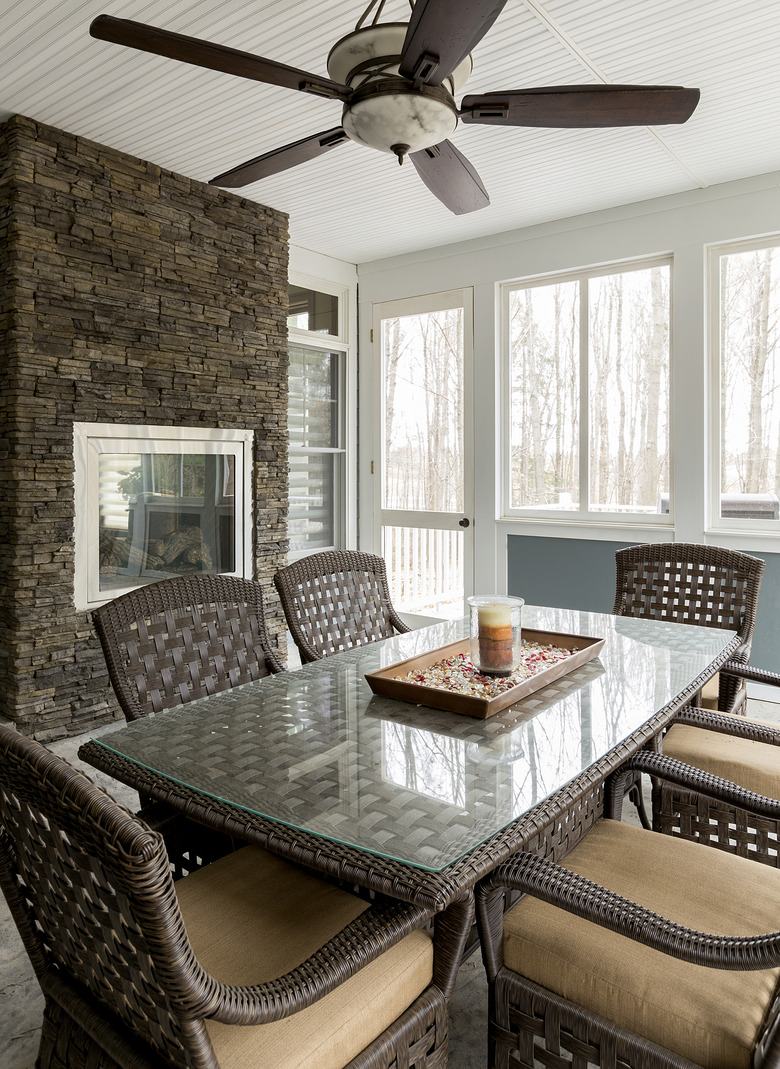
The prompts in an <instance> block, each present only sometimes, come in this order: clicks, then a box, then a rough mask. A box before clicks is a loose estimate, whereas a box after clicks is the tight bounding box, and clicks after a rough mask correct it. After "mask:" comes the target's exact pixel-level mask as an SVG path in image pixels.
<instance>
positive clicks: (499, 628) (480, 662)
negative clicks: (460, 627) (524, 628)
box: [468, 594, 524, 676]
mask: <svg viewBox="0 0 780 1069" xmlns="http://www.w3.org/2000/svg"><path fill="white" fill-rule="evenodd" d="M468 600H469V614H470V619H471V628H470V630H471V663H472V664H473V665H474V667H475V668H476V669H477V670H478V671H480V672H482V674H483V675H488V676H509V675H511V674H512V672H513V671H514V670H515V668H517V666H518V664H519V661H520V645H521V636H520V610H521V608H522V607H523V604H524V602H523V599H522V598H510V597H503V596H502V595H499V594H493V595H481V596H479V597H473V598H469V599H468Z"/></svg>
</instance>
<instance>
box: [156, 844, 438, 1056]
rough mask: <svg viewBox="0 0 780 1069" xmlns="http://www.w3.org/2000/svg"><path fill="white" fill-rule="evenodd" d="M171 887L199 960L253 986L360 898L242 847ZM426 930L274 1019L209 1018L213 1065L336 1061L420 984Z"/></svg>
mask: <svg viewBox="0 0 780 1069" xmlns="http://www.w3.org/2000/svg"><path fill="white" fill-rule="evenodd" d="M176 891H177V895H178V897H179V902H180V903H181V908H182V913H183V915H184V922H185V924H186V926H187V934H188V935H189V937H190V940H191V942H192V945H193V948H194V950H195V953H196V955H197V957H198V960H199V961H200V963H201V965H202V966H203V967H204V968H205V969H207V970H208V971H209V972H210V973H211V974H212V975H213V976H214V977H215V978H216V979H218V980H220V981H222V982H223V983H227V984H259V983H263V982H264V981H267V980H273V979H274V978H276V977H278V976H281V975H283V974H284V973H286V972H288V971H289V970H290V969H293V968H295V967H296V966H297V965H300V964H301V962H302V961H304V960H305V959H306V958H307V957H308V956H309V955H310V954H311V953H313V952H314V951H315V950H317V949H318V948H319V947H321V946H322V944H323V943H325V942H326V941H327V940H328V939H329V938H330V937H331V936H333V935H335V934H336V933H337V932H339V931H340V930H341V929H342V928H343V927H345V926H346V925H347V924H349V923H350V922H351V921H352V920H354V919H355V918H356V917H357V916H359V914H361V913H362V912H363V911H364V910H365V909H366V908H367V903H366V902H363V901H361V900H360V899H358V898H355V897H354V896H353V895H350V894H348V893H347V892H345V891H341V890H339V889H338V888H337V887H333V886H331V885H329V884H327V883H325V882H324V881H322V880H319V879H317V878H316V877H314V876H310V875H308V874H307V873H305V872H302V871H299V870H298V869H296V868H294V867H293V866H292V865H288V864H286V863H285V862H284V861H282V860H281V859H279V858H276V857H274V856H273V855H272V854H269V853H266V851H264V850H260V849H257V848H256V847H250V846H247V847H245V848H244V849H242V850H239V851H237V852H236V853H234V854H231V855H229V856H228V857H226V858H223V859H221V860H220V861H216V862H214V864H213V865H209V866H207V867H206V868H203V869H200V870H198V871H197V872H195V873H193V874H192V875H191V876H187V877H186V878H185V879H184V880H180V881H179V882H178V883H177V884H176ZM432 975H433V946H432V941H431V937H430V936H429V935H428V933H427V932H423V931H416V932H412V933H411V934H410V935H408V936H407V937H406V938H405V939H403V940H402V941H401V942H400V943H398V944H396V946H394V947H392V948H391V949H390V950H388V951H386V952H385V953H384V954H382V955H381V957H379V958H378V959H377V960H376V961H375V962H372V963H371V964H370V965H367V966H366V967H365V968H364V969H362V970H361V971H360V972H359V973H357V974H356V975H355V976H353V977H352V978H351V979H350V980H347V981H346V982H345V983H343V984H341V985H340V986H339V987H337V988H336V990H335V991H333V992H331V994H329V995H326V996H325V997H324V998H323V999H321V1000H320V1001H319V1002H317V1003H315V1004H314V1005H313V1006H310V1007H309V1008H308V1009H305V1010H302V1011H301V1012H300V1013H297V1014H294V1015H293V1016H292V1017H287V1018H285V1019H284V1020H281V1021H275V1022H272V1023H270V1024H263V1025H255V1026H251V1027H241V1026H235V1025H223V1024H220V1023H218V1022H215V1021H208V1022H207V1028H208V1033H209V1036H210V1037H211V1041H212V1043H213V1045H214V1049H215V1051H216V1053H217V1057H218V1059H219V1064H220V1066H221V1067H222V1069H265V1067H268V1069H271V1067H273V1069H305V1067H306V1069H308V1067H311V1069H315V1067H316V1069H340V1067H341V1066H343V1065H345V1064H346V1063H347V1062H349V1061H350V1060H351V1059H352V1058H354V1057H355V1056H356V1055H357V1054H359V1053H360V1051H361V1050H363V1048H364V1047H366V1046H367V1045H368V1044H369V1043H371V1042H372V1041H373V1040H374V1039H375V1038H376V1037H377V1036H378V1035H379V1034H380V1033H381V1032H383V1031H384V1030H385V1028H387V1027H388V1025H390V1024H391V1023H392V1022H393V1021H394V1020H395V1018H396V1017H398V1016H399V1014H401V1013H402V1012H403V1011H404V1010H405V1009H406V1008H407V1007H408V1006H409V1005H411V1003H412V1002H414V1000H415V999H416V998H417V996H418V995H419V994H420V993H421V992H422V991H424V990H425V988H426V987H428V985H429V984H430V982H431V978H432Z"/></svg>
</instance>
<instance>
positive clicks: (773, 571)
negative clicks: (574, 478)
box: [507, 535, 780, 672]
mask: <svg viewBox="0 0 780 1069" xmlns="http://www.w3.org/2000/svg"><path fill="white" fill-rule="evenodd" d="M635 544H636V543H633V542H605V541H595V540H591V539H578V538H538V537H530V536H525V535H509V536H508V538H507V573H508V584H507V591H508V593H509V594H513V595H515V596H516V597H521V598H525V600H526V601H527V602H528V604H529V605H552V606H555V607H556V608H563V609H586V610H589V611H590V612H611V611H612V604H613V601H614V597H615V553H616V551H617V550H619V549H623V548H624V547H625V546H627V545H635ZM755 556H757V557H761V558H762V559H763V560H765V561H766V571H765V572H764V580H763V583H762V586H761V597H760V599H759V606H758V621H757V624H756V634H755V638H754V640H753V653H752V655H751V658H750V661H751V664H754V665H756V666H757V667H758V668H768V669H770V670H772V671H775V672H780V650H778V643H777V637H776V635H777V622H778V620H780V554H777V553H756V554H755Z"/></svg>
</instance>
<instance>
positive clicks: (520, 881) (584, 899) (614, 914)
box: [477, 833, 780, 971]
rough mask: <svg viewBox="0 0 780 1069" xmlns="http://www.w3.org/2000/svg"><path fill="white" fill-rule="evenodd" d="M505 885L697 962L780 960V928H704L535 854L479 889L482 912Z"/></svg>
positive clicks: (726, 964) (727, 965) (734, 966)
mask: <svg viewBox="0 0 780 1069" xmlns="http://www.w3.org/2000/svg"><path fill="white" fill-rule="evenodd" d="M649 834H652V833H649ZM499 889H508V890H514V891H522V892H524V893H525V894H530V895H533V896H534V897H535V898H539V899H541V900H542V901H543V902H549V903H550V905H553V906H558V907H560V908H561V909H565V910H566V911H567V912H569V913H573V914H575V916H578V917H583V918H584V919H585V920H589V921H593V922H594V923H596V924H599V925H601V927H602V928H608V929H609V930H610V931H613V932H617V933H619V934H620V935H624V936H627V937H628V938H629V939H633V940H634V941H635V942H638V943H642V944H643V945H645V946H649V947H652V948H653V949H654V950H660V951H661V952H662V953H664V954H669V955H670V956H672V957H675V958H681V959H682V960H683V961H688V962H692V963H694V964H697V965H706V966H709V967H711V968H716V969H730V970H740V971H741V970H747V969H768V968H774V967H776V966H777V965H778V964H780V932H770V933H760V934H756V935H752V936H722V935H712V934H708V933H705V932H698V931H696V930H695V929H693V928H687V927H685V926H684V925H682V924H678V923H677V922H676V921H672V920H669V919H668V918H666V917H662V916H661V915H660V914H658V913H654V912H653V911H652V910H649V909H646V908H645V907H644V906H640V905H638V904H637V903H636V902H632V901H630V899H627V898H624V897H623V896H622V895H619V894H617V893H616V892H615V891H610V890H608V889H607V888H605V887H602V886H601V885H600V884H597V883H594V882H593V881H592V880H588V879H586V878H585V877H583V876H580V875H578V874H577V873H574V872H571V870H569V869H566V868H564V867H563V866H562V865H558V864H556V863H555V862H553V861H549V860H548V859H546V858H542V857H539V856H537V855H535V854H526V853H519V854H515V856H514V857H512V858H511V859H510V860H509V861H507V862H505V863H504V864H503V865H500V866H499V868H498V869H496V871H495V872H493V873H491V875H489V876H487V877H486V878H485V879H484V880H483V881H482V884H480V885H479V886H478V888H477V908H478V911H480V912H481V911H482V910H483V909H484V907H485V904H486V903H489V902H490V900H491V897H493V896H494V893H495V892H496V891H497V890H499Z"/></svg>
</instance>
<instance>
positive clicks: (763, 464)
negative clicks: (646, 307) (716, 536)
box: [720, 246, 780, 519]
mask: <svg viewBox="0 0 780 1069" xmlns="http://www.w3.org/2000/svg"><path fill="white" fill-rule="evenodd" d="M778 320H780V247H778V246H775V247H772V248H762V249H751V250H749V251H745V252H738V253H731V254H728V255H724V256H721V258H720V344H721V493H722V495H724V496H723V498H722V502H721V514H722V515H724V516H728V515H742V513H740V512H738V511H737V509H738V506H739V503H738V502H735V501H734V495H740V496H744V495H762V496H764V497H765V498H766V504H767V505H768V506H769V507H768V508H765V509H761V508H759V507H757V506H758V503H757V502H756V503H755V505H756V508H755V511H754V512H751V515H752V516H754V517H755V518H758V519H762V518H767V519H776V518H778V511H777V498H778V497H780V397H779V396H778V390H779V389H780V368H779V367H778V361H779V360H780V331H779V330H778ZM743 518H744V516H743Z"/></svg>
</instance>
